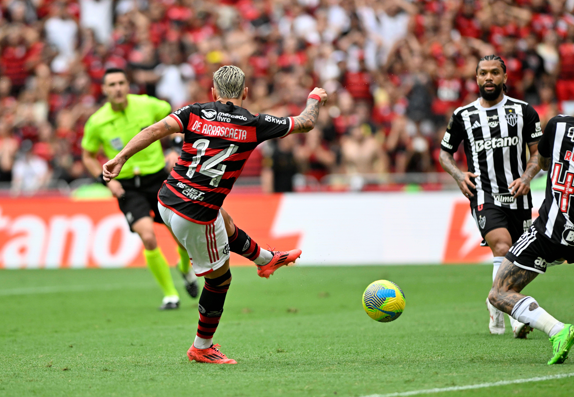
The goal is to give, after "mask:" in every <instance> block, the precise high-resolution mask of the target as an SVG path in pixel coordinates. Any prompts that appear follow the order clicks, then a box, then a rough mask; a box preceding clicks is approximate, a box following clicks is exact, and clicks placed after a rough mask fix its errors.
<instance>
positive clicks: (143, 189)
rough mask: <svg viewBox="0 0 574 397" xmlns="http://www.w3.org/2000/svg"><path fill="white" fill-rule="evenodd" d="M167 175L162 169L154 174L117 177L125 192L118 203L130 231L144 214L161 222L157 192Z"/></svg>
mask: <svg viewBox="0 0 574 397" xmlns="http://www.w3.org/2000/svg"><path fill="white" fill-rule="evenodd" d="M167 177H168V174H167V172H166V171H165V170H163V169H162V170H161V171H159V172H156V173H155V174H149V175H144V176H140V177H134V178H129V179H118V181H119V182H120V183H121V184H122V187H123V188H124V190H125V192H126V193H125V195H124V196H123V197H122V198H121V199H118V203H119V205H120V210H121V211H122V212H123V213H124V215H125V217H126V220H127V221H128V224H129V225H130V230H131V231H132V232H133V229H132V225H133V224H134V223H136V222H137V221H138V220H140V219H141V218H144V217H146V216H151V217H152V218H153V220H154V222H156V223H163V220H162V219H161V216H160V214H159V212H158V210H157V203H158V201H157V192H158V191H159V189H160V187H161V185H162V183H163V181H165V180H166V179H167ZM138 179H139V180H138Z"/></svg>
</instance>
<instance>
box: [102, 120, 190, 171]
mask: <svg viewBox="0 0 574 397" xmlns="http://www.w3.org/2000/svg"><path fill="white" fill-rule="evenodd" d="M180 131H181V128H180V126H179V124H178V122H177V121H175V119H174V118H173V117H170V116H167V117H166V118H164V119H163V120H161V121H158V122H157V123H155V124H152V125H150V126H149V127H147V128H145V129H143V130H142V131H141V132H140V133H139V134H137V135H136V136H134V137H133V138H132V139H131V140H130V141H129V142H128V144H127V145H126V146H125V147H124V148H123V149H122V151H121V152H119V153H118V154H117V155H116V157H114V158H113V159H112V160H110V161H108V162H107V163H106V164H104V180H105V181H106V182H107V181H109V180H110V179H112V178H115V177H116V176H118V175H119V173H120V171H121V170H122V167H123V165H124V164H125V163H126V161H128V159H129V158H130V157H131V156H133V155H134V154H136V153H137V152H139V151H141V150H143V149H145V148H146V147H148V146H149V145H151V144H152V143H154V142H155V141H157V140H158V139H161V138H163V137H166V136H168V135H171V134H173V133H174V132H180Z"/></svg>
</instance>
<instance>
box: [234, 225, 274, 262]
mask: <svg viewBox="0 0 574 397" xmlns="http://www.w3.org/2000/svg"><path fill="white" fill-rule="evenodd" d="M229 248H230V249H231V252H235V253H236V254H239V255H241V256H244V257H245V258H247V259H249V260H250V261H251V262H255V264H256V265H259V266H262V265H266V264H268V263H269V262H270V261H271V259H273V252H271V251H268V250H266V249H263V248H261V247H259V244H257V242H255V240H253V239H252V238H251V237H249V236H248V235H247V233H245V232H244V231H243V230H241V229H240V228H239V227H238V226H237V225H235V233H233V235H232V236H229Z"/></svg>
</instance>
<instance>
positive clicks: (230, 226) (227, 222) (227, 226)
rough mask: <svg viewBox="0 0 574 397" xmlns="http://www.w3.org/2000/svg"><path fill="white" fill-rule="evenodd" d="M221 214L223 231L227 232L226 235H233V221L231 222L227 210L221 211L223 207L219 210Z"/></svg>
mask: <svg viewBox="0 0 574 397" xmlns="http://www.w3.org/2000/svg"><path fill="white" fill-rule="evenodd" d="M221 215H222V216H223V222H224V223H225V231H226V232H227V235H228V236H233V234H234V233H235V223H234V222H233V219H232V218H231V216H230V215H229V214H228V213H227V212H225V211H223V209H222V210H221Z"/></svg>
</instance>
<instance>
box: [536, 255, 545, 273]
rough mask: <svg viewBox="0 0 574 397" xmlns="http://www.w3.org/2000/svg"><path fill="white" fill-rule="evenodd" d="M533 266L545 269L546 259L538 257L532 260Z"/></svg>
mask: <svg viewBox="0 0 574 397" xmlns="http://www.w3.org/2000/svg"><path fill="white" fill-rule="evenodd" d="M534 268H535V269H538V270H546V260H545V259H544V258H541V257H538V258H536V259H535V260H534Z"/></svg>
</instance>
